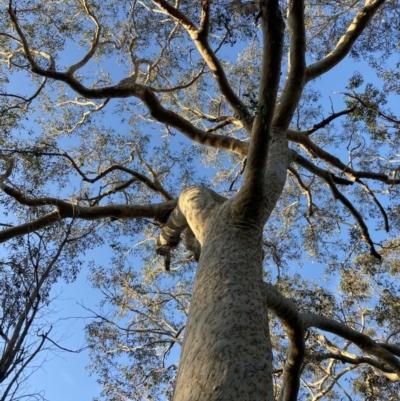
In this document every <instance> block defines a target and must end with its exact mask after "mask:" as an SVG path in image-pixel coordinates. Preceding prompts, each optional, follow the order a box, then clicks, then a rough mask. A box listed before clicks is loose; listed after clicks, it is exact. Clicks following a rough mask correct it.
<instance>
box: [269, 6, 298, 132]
mask: <svg viewBox="0 0 400 401" xmlns="http://www.w3.org/2000/svg"><path fill="white" fill-rule="evenodd" d="M287 19H288V31H289V40H290V44H289V60H288V73H287V76H286V81H285V85H284V87H283V90H282V93H281V95H280V97H279V100H278V104H277V106H276V112H275V117H274V123H273V125H274V127H275V128H276V129H278V130H286V129H287V127H288V126H289V124H290V121H291V120H292V117H293V114H294V112H295V110H296V107H297V105H298V103H299V100H300V97H301V94H302V91H303V88H304V84H305V79H306V76H305V72H306V59H305V54H306V33H305V27H304V1H303V0H291V1H289V2H288V15H287Z"/></svg>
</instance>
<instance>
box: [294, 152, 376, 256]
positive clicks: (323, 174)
mask: <svg viewBox="0 0 400 401" xmlns="http://www.w3.org/2000/svg"><path fill="white" fill-rule="evenodd" d="M295 162H296V163H297V164H299V165H300V166H302V167H304V168H305V169H306V170H308V171H310V172H311V173H313V174H315V175H317V176H318V177H320V178H322V179H323V180H324V182H325V183H326V184H327V186H328V187H329V189H330V190H331V192H332V195H333V197H334V198H335V199H338V200H339V201H340V202H341V203H342V204H343V206H345V207H346V209H347V210H348V211H349V212H350V213H351V214H352V215H353V217H354V218H355V220H356V221H357V223H358V226H359V227H360V230H361V235H362V239H363V241H364V242H365V243H366V244H367V245H368V246H369V249H370V252H371V255H373V256H375V257H376V258H377V259H382V257H381V255H379V254H378V253H377V252H376V250H375V246H374V243H373V242H372V239H371V237H370V235H369V231H368V227H367V225H366V224H365V222H364V219H363V218H362V216H361V214H360V213H359V212H358V210H357V209H356V208H355V207H354V205H353V204H352V203H351V202H350V201H349V200H348V199H347V198H346V197H345V196H344V195H343V194H342V193H341V192H340V191H339V190H338V188H337V187H336V185H335V182H334V180H333V178H332V174H331V173H330V172H329V171H326V170H323V169H321V168H320V167H317V166H316V165H314V164H313V163H311V162H310V161H308V160H307V159H305V158H304V157H303V156H301V155H299V154H298V155H297V156H296V159H295Z"/></svg>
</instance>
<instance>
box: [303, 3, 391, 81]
mask: <svg viewBox="0 0 400 401" xmlns="http://www.w3.org/2000/svg"><path fill="white" fill-rule="evenodd" d="M384 2H385V0H367V1H366V4H365V6H364V7H363V8H361V10H360V11H359V12H358V13H357V14H356V16H355V17H354V19H353V21H352V23H351V24H350V26H349V27H348V28H347V31H346V33H345V34H344V35H343V36H342V37H341V38H340V39H339V42H338V43H337V45H336V47H335V48H334V49H333V50H332V51H331V52H330V53H329V54H327V55H326V56H325V57H324V58H323V59H322V60H319V61H317V62H316V63H314V64H312V65H310V66H309V67H308V68H307V82H308V81H311V80H313V79H315V78H317V77H319V76H321V75H322V74H324V73H325V72H327V71H329V70H330V69H332V68H333V67H335V66H336V65H337V64H339V62H340V61H342V60H343V59H344V58H345V57H346V56H347V55H348V54H349V52H350V50H351V48H352V47H353V44H354V42H355V41H356V40H357V39H358V38H359V36H360V35H361V34H362V33H363V32H364V29H365V28H366V27H367V26H368V23H369V21H371V19H372V17H373V16H374V15H375V13H376V12H377V11H378V9H379V7H380V6H381V5H382V4H383V3H384Z"/></svg>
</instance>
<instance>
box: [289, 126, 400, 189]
mask: <svg viewBox="0 0 400 401" xmlns="http://www.w3.org/2000/svg"><path fill="white" fill-rule="evenodd" d="M287 137H288V139H289V140H290V141H292V142H296V143H299V144H301V145H302V146H303V147H304V149H305V150H306V151H307V152H308V153H309V154H310V155H311V156H312V157H318V158H320V159H321V160H323V161H325V162H327V163H329V164H330V165H331V166H333V167H335V168H337V169H338V170H340V171H341V172H342V173H344V174H346V176H347V177H349V179H351V180H352V181H357V178H369V179H372V180H377V181H381V182H384V183H385V184H388V185H397V184H400V179H392V178H389V176H388V175H386V174H382V173H374V172H371V171H356V170H353V169H352V168H351V167H350V166H348V165H347V164H344V163H343V162H342V161H341V160H340V159H339V158H337V157H336V156H333V155H332V154H330V153H328V152H327V151H325V150H323V149H321V148H320V147H319V146H318V145H316V144H315V143H314V142H313V141H312V140H311V138H310V137H308V136H307V131H306V132H305V133H303V132H300V131H295V130H292V129H288V130H287Z"/></svg>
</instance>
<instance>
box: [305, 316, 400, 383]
mask: <svg viewBox="0 0 400 401" xmlns="http://www.w3.org/2000/svg"><path fill="white" fill-rule="evenodd" d="M300 316H301V318H302V320H303V324H304V327H306V328H307V327H315V328H317V329H320V330H323V331H327V332H329V333H332V334H336V335H337V336H339V337H341V338H344V339H345V340H348V341H351V342H352V343H353V344H355V345H357V347H359V348H360V349H361V350H362V351H363V352H366V353H368V354H371V355H373V356H375V357H377V358H379V359H380V360H381V361H383V362H384V363H385V364H387V365H389V366H390V367H391V368H392V369H393V371H394V372H396V373H397V375H398V377H399V379H400V361H399V360H398V359H397V358H396V357H395V356H393V354H392V353H391V352H390V351H388V350H387V349H385V348H383V347H382V346H381V345H380V344H378V343H376V342H375V341H374V340H372V339H371V338H370V337H368V336H367V335H365V334H363V333H359V332H357V331H356V330H353V329H351V328H350V327H348V326H346V325H345V324H343V323H339V322H337V321H335V320H332V319H329V318H327V317H324V316H319V315H315V314H311V313H307V314H301V315H300Z"/></svg>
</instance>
